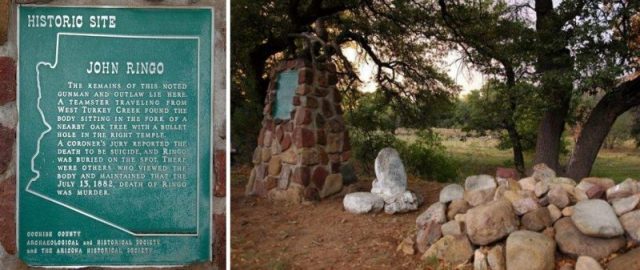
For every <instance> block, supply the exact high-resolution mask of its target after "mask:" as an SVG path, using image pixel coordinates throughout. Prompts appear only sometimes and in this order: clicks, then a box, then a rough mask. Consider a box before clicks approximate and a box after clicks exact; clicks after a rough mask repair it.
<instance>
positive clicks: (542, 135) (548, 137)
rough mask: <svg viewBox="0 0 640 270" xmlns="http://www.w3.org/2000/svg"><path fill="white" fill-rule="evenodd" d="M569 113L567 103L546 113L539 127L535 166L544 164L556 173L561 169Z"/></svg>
mask: <svg viewBox="0 0 640 270" xmlns="http://www.w3.org/2000/svg"><path fill="white" fill-rule="evenodd" d="M568 111H569V102H568V101H567V102H565V104H560V105H559V106H557V107H554V108H551V109H549V110H547V111H546V112H545V113H544V115H543V117H542V119H541V121H540V124H539V126H538V136H537V137H536V156H535V159H534V164H539V163H544V164H547V166H549V168H551V169H553V170H555V171H558V169H559V168H560V163H559V158H560V146H561V145H560V142H561V140H562V132H563V131H564V125H565V118H566V117H567V113H568Z"/></svg>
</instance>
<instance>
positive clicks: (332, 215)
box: [231, 166, 444, 269]
mask: <svg viewBox="0 0 640 270" xmlns="http://www.w3.org/2000/svg"><path fill="white" fill-rule="evenodd" d="M249 172H250V168H249V167H246V166H241V167H240V166H233V167H232V177H231V178H232V180H231V183H232V186H231V191H232V195H231V213H232V214H231V267H232V268H233V269H417V268H419V269H422V268H424V266H425V265H426V263H424V262H422V261H421V260H420V255H413V256H409V255H405V254H403V253H402V252H400V251H396V248H397V246H398V244H399V243H400V242H401V241H402V239H404V238H405V237H406V236H408V235H409V234H411V233H413V232H415V219H416V217H417V216H418V215H419V214H420V213H422V212H423V211H424V210H426V208H427V207H428V206H429V205H431V204H432V203H433V202H435V201H437V200H438V194H439V191H440V189H441V188H442V187H443V186H444V184H441V183H436V182H427V181H422V180H419V179H414V178H411V177H410V179H409V189H411V190H413V191H414V192H416V193H417V194H420V195H421V196H423V198H424V201H425V202H424V203H423V204H422V206H421V207H420V209H419V210H418V211H415V212H411V213H406V214H396V215H387V214H385V213H378V214H367V215H354V214H351V213H348V212H346V211H344V209H343V207H342V198H343V196H344V194H339V195H336V196H333V197H330V198H327V199H324V200H323V201H321V202H318V203H313V204H303V205H287V204H284V203H276V204H274V203H272V202H269V201H267V200H264V199H260V198H255V197H245V196H244V185H245V183H246V181H247V179H248V177H249ZM370 183H371V179H364V178H361V179H359V181H358V183H357V184H356V186H357V187H358V188H359V189H362V190H368V189H370ZM358 188H356V189H358ZM352 191H354V190H352Z"/></svg>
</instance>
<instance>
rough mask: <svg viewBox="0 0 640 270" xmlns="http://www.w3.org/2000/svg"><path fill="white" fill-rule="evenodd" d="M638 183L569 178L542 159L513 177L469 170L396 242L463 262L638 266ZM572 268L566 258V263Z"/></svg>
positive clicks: (472, 265) (466, 265) (430, 256)
mask: <svg viewBox="0 0 640 270" xmlns="http://www.w3.org/2000/svg"><path fill="white" fill-rule="evenodd" d="M639 203H640V183H638V182H637V181H636V180H633V179H627V180H626V181H624V182H622V183H620V184H617V185H616V184H615V183H614V181H613V180H611V179H608V178H593V177H592V178H585V179H582V180H581V181H580V183H578V184H576V182H575V181H574V180H572V179H569V178H563V177H556V173H555V172H554V171H553V170H551V169H550V168H548V167H547V166H546V165H544V164H539V165H536V166H535V167H534V173H533V175H532V176H531V177H527V178H524V179H521V180H517V179H513V178H500V177H498V178H494V177H492V176H489V175H477V176H470V177H468V178H467V179H466V180H465V183H464V187H463V186H461V185H458V184H450V185H448V186H446V187H445V188H443V189H442V191H441V192H440V199H439V201H438V202H436V203H434V204H432V205H431V206H429V208H428V209H427V210H426V211H425V212H423V213H422V214H420V215H419V216H418V218H417V219H416V225H417V234H415V236H410V237H408V238H407V239H405V240H404V241H403V242H402V243H401V244H400V246H399V247H398V249H399V250H402V251H403V252H405V253H408V254H414V253H415V250H417V251H418V252H420V253H421V254H422V259H425V260H438V261H439V262H441V263H445V264H447V265H450V266H453V267H461V268H463V269H493V270H496V269H555V267H556V261H555V259H556V257H567V258H577V262H576V264H575V269H581V270H583V269H603V267H602V266H601V264H602V265H606V267H607V268H608V269H611V270H618V269H624V270H630V269H640V248H635V247H636V246H637V244H638V243H639V242H640V208H639ZM566 267H568V269H572V268H571V265H570V264H569V265H567V266H566Z"/></svg>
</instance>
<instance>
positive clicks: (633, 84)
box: [567, 75, 640, 180]
mask: <svg viewBox="0 0 640 270" xmlns="http://www.w3.org/2000/svg"><path fill="white" fill-rule="evenodd" d="M638 105H640V75H638V76H636V77H635V78H634V79H632V80H629V81H626V82H624V83H622V84H620V85H619V86H618V87H616V89H615V90H613V91H611V92H609V93H607V94H606V95H605V96H604V97H602V99H601V100H600V101H599V102H598V104H597V105H596V107H595V108H594V109H593V111H591V114H589V118H588V119H587V122H586V123H585V124H584V126H583V129H582V132H580V137H578V142H577V143H576V146H575V148H574V151H573V155H572V156H571V159H570V160H569V164H568V166H567V177H570V178H572V179H575V180H580V179H582V178H585V177H587V176H589V174H590V173H591V169H592V167H593V163H594V162H595V160H596V157H597V156H598V151H599V150H600V147H601V146H602V144H603V142H604V140H605V139H606V138H607V135H608V134H609V131H610V130H611V126H613V124H614V123H615V122H616V119H617V118H618V116H620V115H621V114H623V113H624V112H626V111H628V110H629V109H631V108H633V107H635V106H638Z"/></svg>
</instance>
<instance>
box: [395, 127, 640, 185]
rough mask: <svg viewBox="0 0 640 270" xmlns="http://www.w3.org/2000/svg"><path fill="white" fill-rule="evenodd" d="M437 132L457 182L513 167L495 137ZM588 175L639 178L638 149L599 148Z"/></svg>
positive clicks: (528, 159)
mask: <svg viewBox="0 0 640 270" xmlns="http://www.w3.org/2000/svg"><path fill="white" fill-rule="evenodd" d="M436 132H437V133H438V134H439V135H440V137H441V138H442V139H443V141H442V145H443V146H444V147H445V149H446V152H447V154H448V155H449V156H450V157H451V158H452V159H453V160H455V161H456V162H457V164H458V168H459V173H458V174H459V175H460V178H461V179H460V181H462V180H464V177H465V176H468V175H474V174H483V173H484V174H495V169H496V167H499V166H500V167H513V152H512V151H511V149H507V150H500V149H498V148H497V147H496V146H497V144H498V140H497V139H495V138H492V137H489V136H485V137H468V138H467V139H466V140H465V141H461V140H460V137H461V135H462V133H461V132H460V131H457V130H453V129H436ZM398 137H399V138H401V139H403V140H406V141H409V142H410V141H413V140H414V139H415V136H414V135H413V134H412V133H411V132H410V131H404V132H400V133H399V135H398ZM570 147H572V146H570ZM567 159H568V157H567V156H562V157H561V162H563V163H566V161H567ZM532 162H533V153H525V164H526V166H527V168H531V167H532V166H533V165H535V164H532ZM591 175H592V176H598V177H607V178H611V179H613V180H615V181H616V182H621V181H623V180H625V179H627V178H634V179H640V149H637V148H635V145H634V142H632V141H628V142H625V143H623V144H622V145H620V146H617V147H616V148H614V149H602V150H600V153H599V154H598V158H597V159H596V162H595V164H594V166H593V170H592V172H591ZM576 180H579V179H576Z"/></svg>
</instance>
